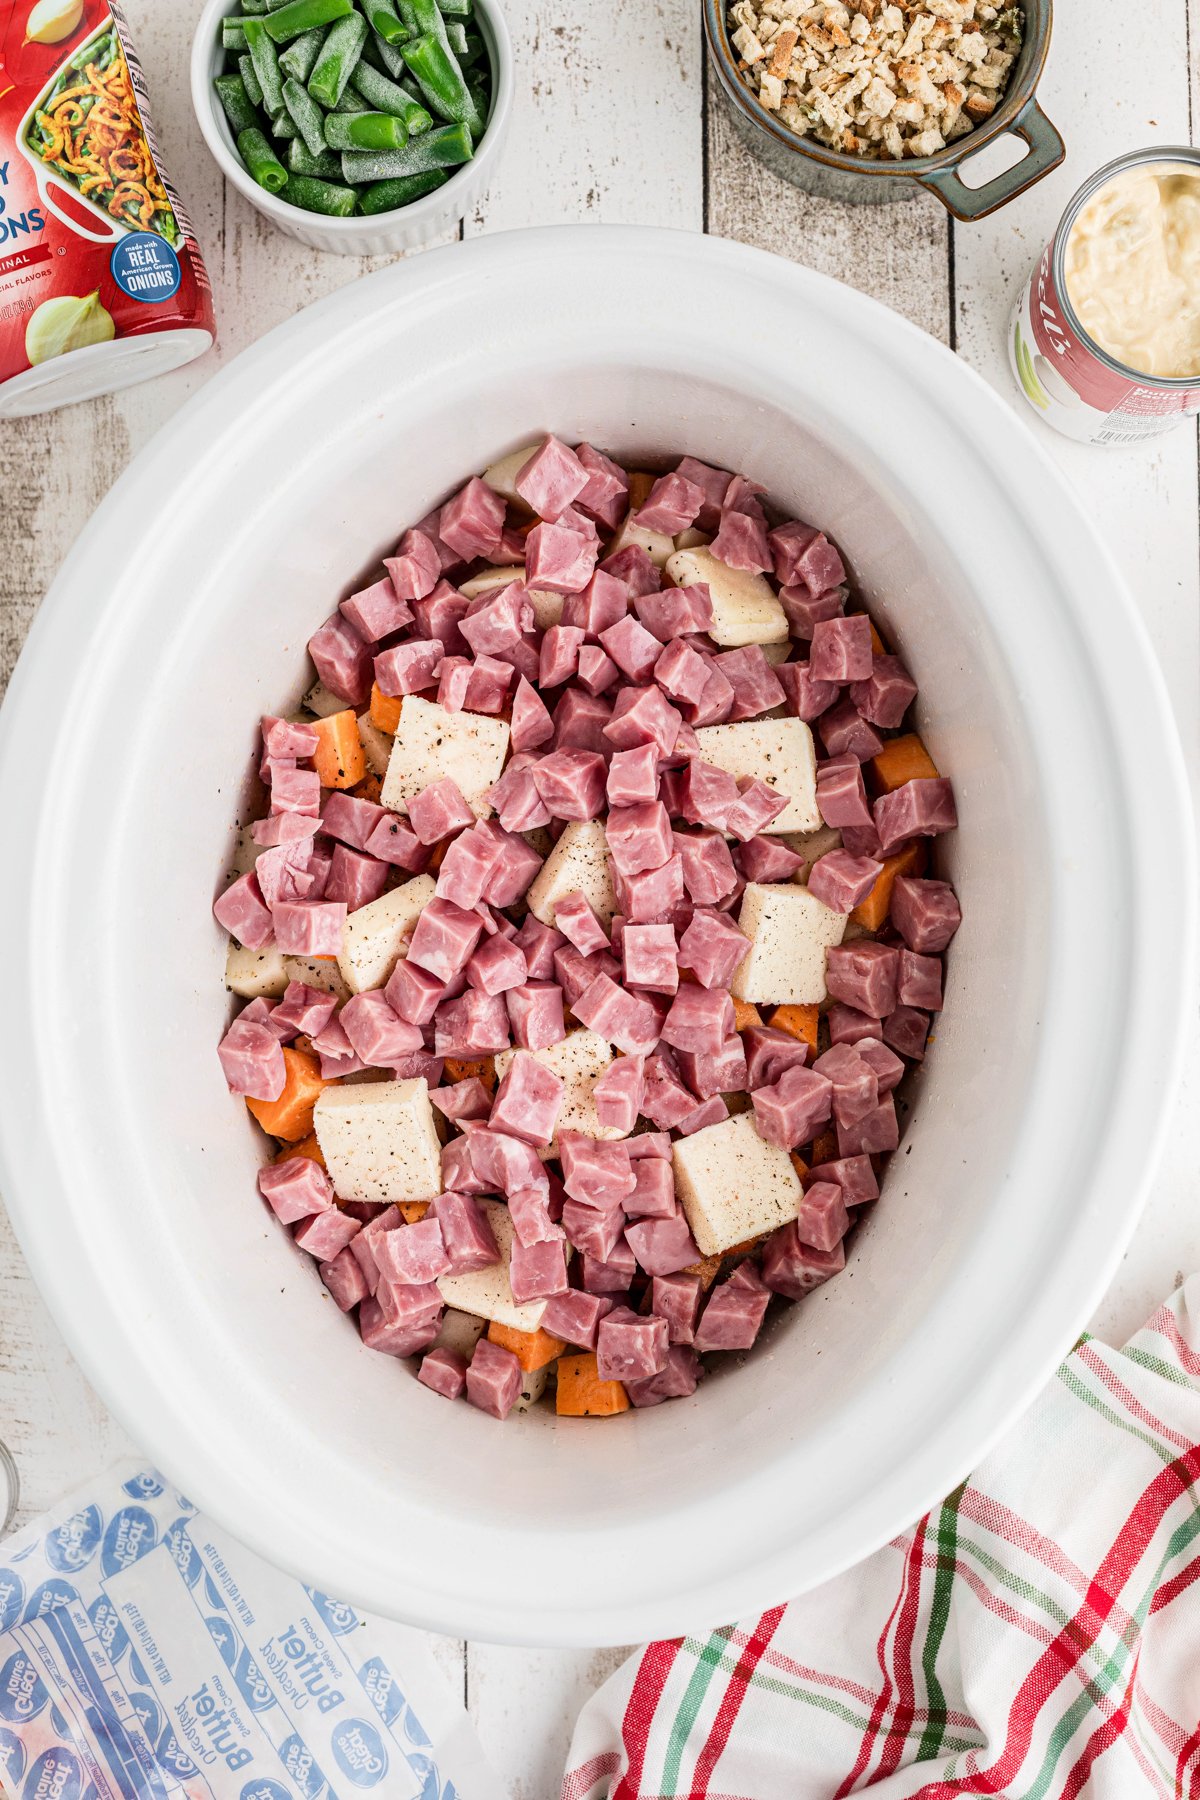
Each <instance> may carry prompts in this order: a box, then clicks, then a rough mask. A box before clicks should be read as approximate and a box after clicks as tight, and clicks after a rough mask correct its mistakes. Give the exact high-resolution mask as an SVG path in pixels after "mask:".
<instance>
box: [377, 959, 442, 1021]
mask: <svg viewBox="0 0 1200 1800" xmlns="http://www.w3.org/2000/svg"><path fill="white" fill-rule="evenodd" d="M383 992H384V995H385V997H386V999H387V1002H388V1005H389V1006H390V1007H392V1009H393V1010H394V1011H395V1012H397V1013H399V1015H400V1017H401V1018H402V1019H407V1020H408V1022H409V1024H410V1025H428V1023H429V1021H430V1020H431V1019H432V1017H433V1015H434V1013H435V1012H436V1010H437V1007H438V1004H439V1002H440V1001H441V1000H442V998H443V996H444V995H445V992H446V983H445V982H444V981H439V979H438V977H437V976H436V975H431V974H430V973H429V971H428V970H427V969H422V968H418V966H417V964H416V963H412V962H409V960H408V958H407V957H401V959H400V961H399V962H398V963H397V964H396V967H395V968H394V969H393V970H392V973H391V975H390V976H389V977H388V981H387V985H386V987H385V988H384V990H383Z"/></svg>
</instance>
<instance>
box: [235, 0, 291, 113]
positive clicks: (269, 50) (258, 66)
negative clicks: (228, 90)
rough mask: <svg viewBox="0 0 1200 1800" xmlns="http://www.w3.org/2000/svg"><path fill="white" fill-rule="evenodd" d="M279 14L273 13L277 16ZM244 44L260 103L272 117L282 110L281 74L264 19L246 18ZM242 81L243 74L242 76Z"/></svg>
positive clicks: (277, 57) (276, 54)
mask: <svg viewBox="0 0 1200 1800" xmlns="http://www.w3.org/2000/svg"><path fill="white" fill-rule="evenodd" d="M279 16H280V15H279V14H278V13H276V14H275V17H276V18H278V17H279ZM245 32H246V45H247V48H248V49H249V51H250V60H251V61H252V62H253V64H254V73H255V74H256V75H257V76H258V85H259V87H260V88H261V89H262V101H261V103H260V104H261V105H263V106H265V107H266V109H267V111H268V112H269V113H270V114H271V117H272V118H274V117H275V114H276V113H281V112H282V111H283V76H282V75H281V74H280V73H279V56H278V53H277V52H276V49H275V45H274V42H273V40H272V39H271V38H269V37H268V36H267V23H266V20H265V19H247V20H246V24H245ZM242 79H243V81H244V80H245V75H243V76H242Z"/></svg>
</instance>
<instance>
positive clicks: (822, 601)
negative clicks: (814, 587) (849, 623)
mask: <svg viewBox="0 0 1200 1800" xmlns="http://www.w3.org/2000/svg"><path fill="white" fill-rule="evenodd" d="M848 599H849V595H848V594H847V592H846V589H845V588H844V587H834V588H829V589H828V591H827V592H825V593H823V594H814V593H811V592H810V590H809V589H808V588H807V587H805V585H804V583H803V582H789V583H788V584H787V586H786V587H781V588H780V590H779V603H780V605H781V606H782V607H783V610H784V612H785V614H786V615H787V622H788V625H789V626H790V628H791V633H792V636H793V637H794V638H799V639H800V640H801V642H802V643H807V642H809V641H810V640H811V638H812V634H813V632H814V631H815V629H816V627H817V626H818V625H819V624H821V623H823V622H824V621H825V620H827V619H836V618H837V617H838V615H839V613H841V612H842V610H843V609H844V607H845V605H846V601H847V600H848Z"/></svg>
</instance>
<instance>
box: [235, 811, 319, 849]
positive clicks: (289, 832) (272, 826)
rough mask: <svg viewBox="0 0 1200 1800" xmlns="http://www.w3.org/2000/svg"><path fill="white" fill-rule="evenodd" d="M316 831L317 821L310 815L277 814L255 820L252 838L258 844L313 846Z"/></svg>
mask: <svg viewBox="0 0 1200 1800" xmlns="http://www.w3.org/2000/svg"><path fill="white" fill-rule="evenodd" d="M316 830H317V821H316V820H315V819H314V818H313V817H312V816H311V815H310V814H308V813H294V812H277V813H271V814H270V815H269V816H268V817H267V818H265V819H255V821H254V823H253V825H251V827H250V836H251V837H252V838H253V839H254V842H255V843H256V844H264V845H272V846H273V845H276V844H298V843H300V842H301V841H302V840H303V841H304V842H306V843H308V844H311V843H312V839H313V835H314V833H315V832H316Z"/></svg>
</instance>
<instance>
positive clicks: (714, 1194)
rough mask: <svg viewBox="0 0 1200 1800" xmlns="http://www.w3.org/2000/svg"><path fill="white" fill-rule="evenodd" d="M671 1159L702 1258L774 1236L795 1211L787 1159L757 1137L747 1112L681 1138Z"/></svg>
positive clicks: (795, 1187)
mask: <svg viewBox="0 0 1200 1800" xmlns="http://www.w3.org/2000/svg"><path fill="white" fill-rule="evenodd" d="M671 1155H672V1159H673V1161H674V1164H675V1192H676V1194H677V1195H678V1197H679V1204H680V1205H681V1206H682V1208H683V1210H684V1212H685V1214H686V1215H687V1222H688V1224H689V1225H690V1226H691V1228H692V1236H693V1237H694V1238H695V1240H696V1243H697V1246H698V1247H699V1249H700V1251H701V1253H702V1254H703V1255H704V1256H717V1255H720V1254H721V1252H722V1251H725V1250H732V1248H733V1246H734V1245H735V1244H740V1243H742V1242H744V1240H745V1239H746V1238H754V1237H760V1236H761V1235H762V1233H763V1232H764V1231H774V1230H775V1229H776V1227H777V1226H780V1225H786V1224H787V1222H788V1220H789V1219H794V1218H795V1217H796V1214H797V1213H798V1212H799V1210H800V1196H801V1192H802V1189H801V1186H800V1177H799V1176H798V1175H797V1173H796V1171H795V1169H794V1167H793V1166H792V1159H791V1157H790V1156H789V1155H788V1153H787V1151H786V1150H780V1149H778V1148H777V1147H776V1146H775V1145H774V1144H768V1143H765V1142H764V1140H763V1139H762V1138H760V1137H759V1135H758V1132H757V1130H756V1129H755V1125H754V1116H753V1114H752V1113H739V1114H738V1115H737V1117H736V1118H733V1119H723V1120H722V1121H721V1123H720V1124H719V1125H706V1126H705V1127H704V1130H703V1131H694V1132H693V1133H692V1135H691V1137H685V1138H680V1139H679V1140H678V1142H677V1143H675V1144H673V1145H672V1146H671Z"/></svg>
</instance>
